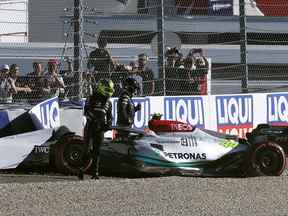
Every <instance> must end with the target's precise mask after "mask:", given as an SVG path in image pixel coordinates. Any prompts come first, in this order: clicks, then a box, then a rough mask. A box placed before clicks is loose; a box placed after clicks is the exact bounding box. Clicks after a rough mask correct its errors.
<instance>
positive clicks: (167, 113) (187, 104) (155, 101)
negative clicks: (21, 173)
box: [39, 92, 288, 137]
mask: <svg viewBox="0 0 288 216" xmlns="http://www.w3.org/2000/svg"><path fill="white" fill-rule="evenodd" d="M133 101H134V105H135V106H136V105H137V104H138V103H140V104H141V107H142V109H141V110H140V111H139V112H137V113H136V115H135V119H134V126H133V127H134V128H138V129H144V128H146V127H148V121H149V120H150V118H151V115H152V114H153V113H161V114H162V115H163V117H162V119H166V120H178V121H182V122H186V123H189V124H191V125H196V126H197V127H199V128H205V129H210V130H213V131H218V132H222V133H226V134H234V135H239V136H240V137H245V135H246V133H247V132H250V131H252V129H253V128H255V127H257V125H258V124H263V123H268V124H273V125H287V126H288V92H287V93H286V92H284V93H283V92H282V93H275V94H274V93H271V94H268V93H266V94H265V93H261V94H239V95H205V96H166V97H160V96H157V97H139V98H133ZM117 102H118V99H117V98H112V105H113V113H112V114H113V125H116V122H117ZM50 104H51V102H50ZM48 107H50V111H47V112H42V114H41V115H44V116H47V115H45V114H43V113H49V115H48V116H50V118H51V117H52V119H53V116H54V115H53V110H54V109H53V106H51V105H49V106H47V105H46V108H47V109H48ZM51 108H52V109H51ZM39 115H40V114H39ZM41 115H40V116H41ZM56 116H57V115H56ZM43 118H44V117H41V118H40V119H42V122H43ZM44 119H45V118H44ZM44 122H46V123H45V124H44V125H47V120H45V121H44ZM53 122H54V120H53V121H52V123H53ZM50 124H51V120H50ZM53 124H54V123H53Z"/></svg>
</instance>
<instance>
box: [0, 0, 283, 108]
mask: <svg viewBox="0 0 288 216" xmlns="http://www.w3.org/2000/svg"><path fill="white" fill-rule="evenodd" d="M17 2H19V1H17ZM17 2H16V1H12V0H10V1H9V0H5V1H0V10H4V9H5V13H7V14H5V15H2V14H3V13H2V12H1V13H0V14H1V15H0V30H1V34H2V36H3V35H4V34H6V35H5V36H7V34H10V33H11V32H14V33H17V32H18V30H17V31H16V30H15V29H17V28H18V27H17V28H13V29H12V30H10V29H9V28H12V27H11V22H12V23H13V22H17V20H18V19H19V17H22V18H23V17H27V22H25V20H24V21H23V22H22V21H21V23H20V24H22V26H21V28H23V29H26V30H23V32H26V33H25V35H28V40H29V43H20V44H15V43H11V41H12V42H14V39H13V40H10V41H9V40H8V43H3V42H4V40H2V43H1V46H0V65H2V64H8V65H9V66H10V67H11V64H13V63H16V64H17V65H18V67H19V69H20V72H17V73H20V74H19V75H20V76H19V77H18V78H17V80H16V87H18V88H17V89H16V92H17V93H15V90H13V80H15V79H14V78H11V75H9V76H10V79H11V80H12V85H11V83H9V82H4V80H7V76H8V75H5V76H6V78H5V76H3V77H2V78H1V80H2V81H1V98H2V102H8V101H11V97H12V99H13V101H25V102H29V103H35V102H38V101H40V100H42V99H44V98H46V97H51V96H53V95H59V96H60V97H62V98H68V99H74V98H80V97H86V96H88V95H89V94H91V92H92V91H93V88H94V87H95V84H96V83H97V81H98V80H99V79H100V78H111V79H112V80H113V81H114V82H115V84H116V92H115V95H114V96H117V95H119V92H120V89H121V85H122V82H123V80H124V79H125V78H127V77H134V78H135V79H136V80H137V81H138V82H139V84H140V87H141V88H140V91H139V92H138V95H139V96H153V95H205V94H209V93H211V94H230V93H241V92H267V91H286V90H287V87H288V85H287V84H288V82H287V81H288V79H287V78H288V77H287V75H286V69H287V63H286V59H287V57H288V52H287V43H288V35H287V29H288V28H287V27H288V26H287V25H288V24H287V23H288V22H287V21H288V19H287V15H288V3H287V2H286V1H284V0H277V1H273V3H271V1H268V0H255V1H254V0H249V1H248V0H237V1H236V0H213V1H212V0H138V1H133V0H105V1H104V0H103V1H102V0H101V1H100V0H99V1H92V0H91V1H86V2H84V1H82V0H64V1H58V0H51V1H44V0H37V1H36V0H30V1H29V2H28V1H23V2H25V4H24V5H26V6H27V8H25V7H23V8H22V9H19V8H17V7H16V8H15V5H16V4H17ZM8 3H9V10H7V5H8ZM13 3H14V9H13ZM78 4H79V5H80V7H79V8H78V7H77V5H78ZM241 4H244V5H245V9H246V10H245V14H241V15H240V16H239V9H240V6H241ZM11 7H12V8H11ZM26 9H27V10H26ZM16 12H17V13H16ZM18 13H20V15H18ZM77 13H78V14H77ZM28 15H29V16H28ZM243 16H244V17H246V16H247V17H246V19H245V20H246V23H245V22H244V25H243V23H242V24H241V25H240V17H243ZM275 16H280V17H276V18H275ZM3 17H4V18H5V17H9V22H6V21H7V19H4V18H3ZM243 28H244V30H245V31H246V37H243V34H242V35H241V34H240V33H241V31H243ZM28 29H29V31H28ZM21 32H22V30H21ZM27 32H28V33H27ZM242 33H243V32H242ZM0 36H1V35H0ZM0 38H1V37H0ZM6 41H7V38H6V39H5V42H6ZM9 42H10V43H9ZM20 42H23V41H20ZM243 45H246V47H245V48H246V54H247V55H246V56H244V55H241V49H240V48H241V46H243ZM242 54H243V53H242ZM243 58H246V66H247V73H245V70H246V68H245V67H243V62H245V61H244V59H243ZM53 59H57V60H58V62H57V61H52V60H53ZM49 61H50V63H49ZM33 63H35V64H33ZM36 63H41V65H42V67H41V66H37V67H39V68H41V70H40V72H38V71H37V70H39V69H36V71H34V70H33V65H34V66H35V67H34V68H37V67H36V65H37V64H36ZM55 65H56V66H55ZM54 69H55V71H54ZM32 71H34V72H33V73H32ZM12 73H13V72H12ZM210 76H211V82H209V81H210V78H209V77H210ZM245 80H246V81H247V83H246V84H247V86H245V85H243V82H245ZM10 82H11V81H10ZM244 84H245V83H244ZM243 86H244V88H243ZM11 89H12V90H11ZM5 98H6V99H5Z"/></svg>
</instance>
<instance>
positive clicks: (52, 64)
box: [43, 59, 65, 97]
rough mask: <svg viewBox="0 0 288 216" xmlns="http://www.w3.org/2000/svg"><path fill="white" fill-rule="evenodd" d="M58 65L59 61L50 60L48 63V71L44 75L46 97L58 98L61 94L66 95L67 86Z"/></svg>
mask: <svg viewBox="0 0 288 216" xmlns="http://www.w3.org/2000/svg"><path fill="white" fill-rule="evenodd" d="M58 65H59V62H58V60H57V59H50V60H49V61H48V71H47V73H46V74H45V75H44V80H45V86H44V88H43V91H44V92H45V95H46V97H54V96H57V97H58V96H60V93H64V88H65V84H64V81H63V78H62V77H61V75H60V74H59V71H58Z"/></svg>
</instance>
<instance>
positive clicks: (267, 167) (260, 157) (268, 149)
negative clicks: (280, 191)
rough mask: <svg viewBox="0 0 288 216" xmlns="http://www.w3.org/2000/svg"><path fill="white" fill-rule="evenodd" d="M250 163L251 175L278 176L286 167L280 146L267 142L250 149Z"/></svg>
mask: <svg viewBox="0 0 288 216" xmlns="http://www.w3.org/2000/svg"><path fill="white" fill-rule="evenodd" d="M250 163H251V167H250V174H251V175H253V176H263V175H266V176H280V175H281V174H282V173H283V171H284V169H285V167H286V156H285V153H284V150H283V148H282V147H281V146H279V145H277V144H276V143H272V142H267V143H262V144H259V145H257V146H256V147H255V148H254V149H253V150H252V152H251V158H250Z"/></svg>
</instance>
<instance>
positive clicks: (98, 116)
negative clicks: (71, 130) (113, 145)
mask: <svg viewBox="0 0 288 216" xmlns="http://www.w3.org/2000/svg"><path fill="white" fill-rule="evenodd" d="M113 93H114V83H113V82H112V81H111V80H109V79H100V80H99V82H98V84H97V88H96V91H95V92H94V93H93V94H92V95H91V96H90V97H89V99H88V101H87V103H86V104H85V107H84V115H85V116H86V119H87V123H86V125H85V129H84V137H85V142H86V143H87V146H88V148H91V145H92V152H91V153H92V160H93V162H92V167H91V169H92V179H99V162H100V147H101V144H102V142H103V139H104V133H105V132H106V131H107V130H109V128H111V126H112V103H111V101H110V97H111V96H112V95H113ZM78 177H79V179H80V180H82V179H83V171H80V173H79V176H78Z"/></svg>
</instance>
